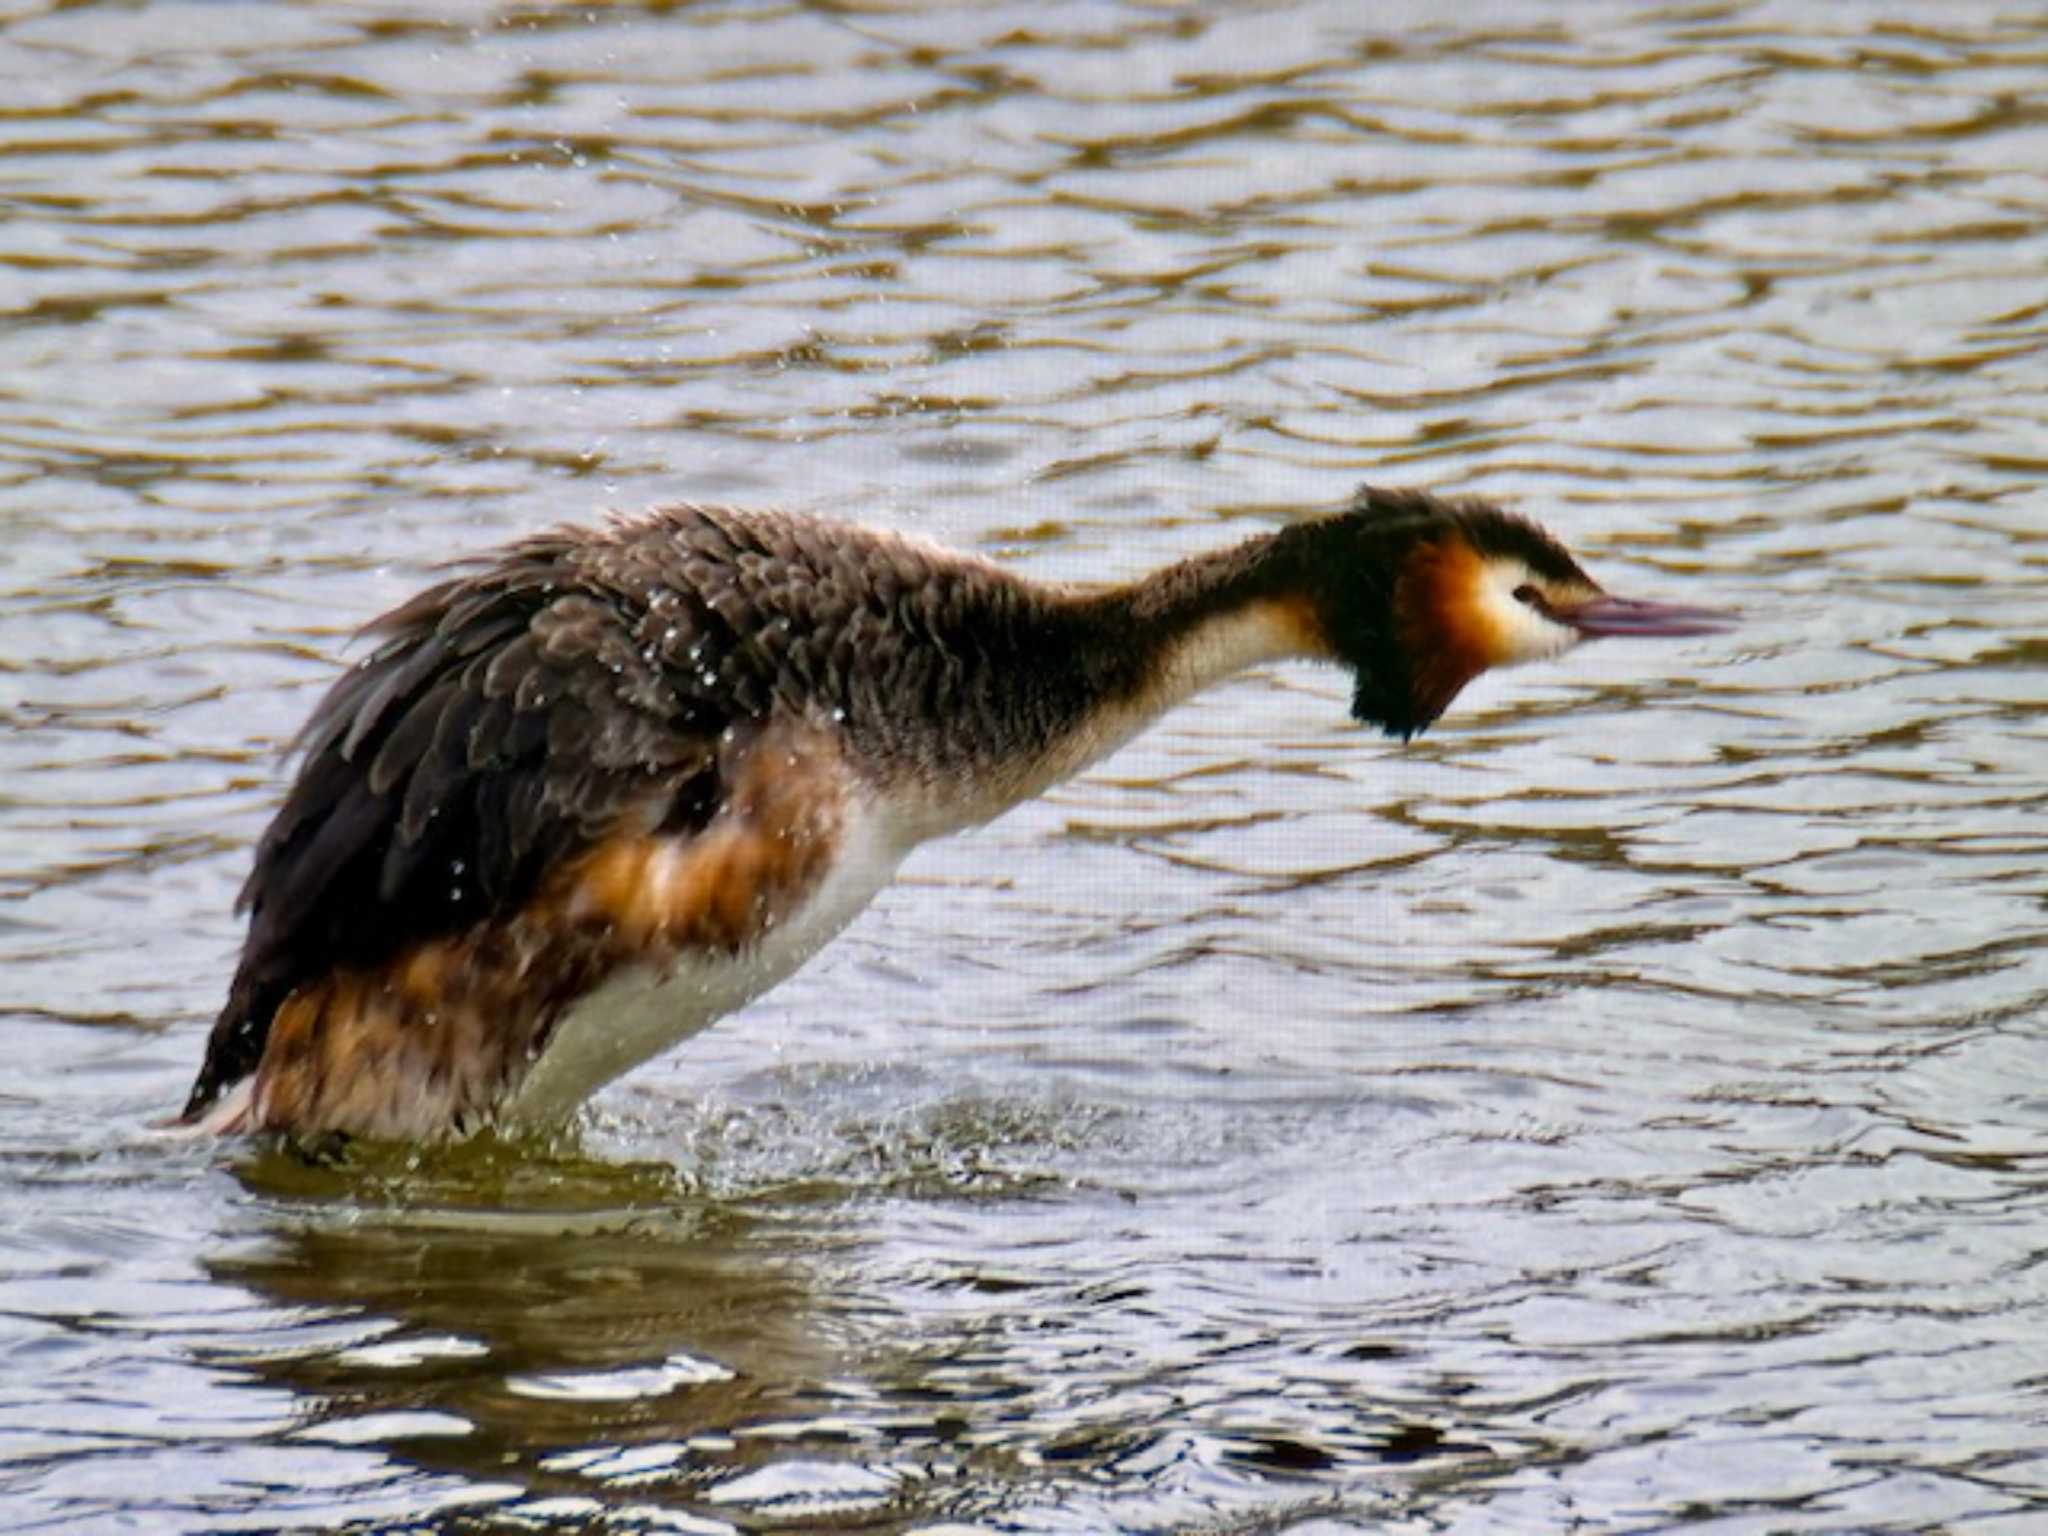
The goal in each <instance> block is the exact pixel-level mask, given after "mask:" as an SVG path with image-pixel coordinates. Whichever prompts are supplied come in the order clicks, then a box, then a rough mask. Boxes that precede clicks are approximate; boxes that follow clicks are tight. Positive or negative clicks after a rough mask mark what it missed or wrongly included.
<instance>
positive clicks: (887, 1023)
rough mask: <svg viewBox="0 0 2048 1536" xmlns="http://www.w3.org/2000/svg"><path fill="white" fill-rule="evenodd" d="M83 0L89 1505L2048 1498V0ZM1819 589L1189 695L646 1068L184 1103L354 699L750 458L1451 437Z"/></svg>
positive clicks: (46, 608) (1399, 470)
mask: <svg viewBox="0 0 2048 1536" xmlns="http://www.w3.org/2000/svg"><path fill="white" fill-rule="evenodd" d="M5 15H6V18H7V19H6V20H5V22H4V24H0V80H4V82H5V85H4V90H0V198H4V204H0V206H4V210H5V217H4V221H0V311H4V313H0V719H4V721H5V729H4V732H0V966H4V970H0V976H4V978H5V982H4V990H0V1013H4V1018H5V1026H4V1027H5V1030H6V1035H5V1038H6V1040H7V1042H8V1049H9V1057H10V1059H9V1068H8V1071H7V1073H6V1075H5V1078H4V1081H0V1516H4V1518H0V1524H4V1525H5V1526H6V1527H7V1528H9V1529H12V1530H36V1531H63V1532H72V1531H78V1532H84V1531H100V1530H109V1529H116V1528H122V1529H145V1530H191V1531H201V1530H204V1531H231V1530H245V1529H272V1528H281V1527H289V1528H293V1529H309V1530H342V1529H347V1530H371V1529H376V1530H383V1529H391V1528H403V1529H411V1530H422V1531H424V1530H437V1531H443V1530H445V1531H480V1532H497V1531H513V1530H521V1531H532V1530H542V1531H572V1530H582V1529H587V1528H590V1527H591V1526H593V1525H595V1524H598V1523H600V1522H602V1524H603V1528H604V1529H607V1530H622V1531H640V1530H646V1531H671V1530H677V1531H692V1532H719V1531H749V1532H752V1531H797V1530H802V1531H812V1530H839V1529H845V1530H863V1531H899V1530H901V1531H908V1530H922V1531H927V1532H934V1533H936V1532H939V1531H945V1532H949V1533H959V1532H964V1531H1033V1532H1036V1531H1046V1532H1076V1533H1096V1532H1107V1531H1116V1530H1129V1531H1160V1532H1164V1531H1189V1530H1193V1531H1201V1532H1210V1533H1239V1532H1241V1533H1253V1532H1257V1533H1277V1532H1283V1531H1284V1532H1290V1533H1296V1532H1298V1533H1308V1532H1316V1533H1323V1532H1333V1531H1339V1530H1361V1529H1372V1530H1396V1531H1418V1532H1419V1531H1438V1530H1456V1531H1461V1532H1464V1531H1477V1532H1486V1531H1550V1530H1564V1529H1572V1530H1582V1531H1624V1530H1626V1531H1649V1530H1661V1529H1666V1528H1670V1527H1674V1526H1678V1525H1688V1526H1692V1527H1697V1528H1703V1529H1711V1530H1714V1531H1717V1532H1719V1531H1728V1532H1766V1531H1802V1532H1803V1531H1822V1530H1832V1531H1935V1530H1940V1531H1961V1530H1970V1531H2013V1532H2020V1531H2032V1530H2041V1529H2048V1264H2044V1258H2048V1088H2044V1082H2048V1041H2044V1034H2048V1029H2044V1020H2043V1005H2044V1000H2048V944H2044V939H2048V915H2044V900H2048V877H2044V874H2043V867H2044V853H2048V822H2044V819H2043V810H2044V770H2048V728H2044V721H2048V712H2044V705H2048V673H2044V666H2048V619H2044V615H2048V497H2044V494H2043V490H2042V486H2041V481H2042V478H2043V472H2044V470H2048V363H2044V358H2043V348H2044V343H2048V105H2044V103H2048V20H2044V19H2043V18H2042V17H2041V16H2040V14H2039V13H2038V10H2037V8H2030V7H2021V6H2014V5H2001V4H1986V3H1975V0H1950V3H1945V4H1941V5H1938V6H1937V5H1927V4H1903V3H1899V4H1877V3H1873V4H1855V5H1849V4H1833V3H1822V0H1809V3H1792V0H1786V3H1781V4H1768V3H1758V4H1748V3H1728V4H1697V5H1693V4H1673V5H1664V6H1658V5H1630V4H1597V3H1583V0H1582V3H1577V4H1573V5H1569V6H1566V5H1553V4H1534V3H1528V4H1488V5H1483V6H1482V5H1471V6H1453V5H1421V4H1373V5H1364V4H1350V3H1346V0H1324V3H1309V0H1303V3H1284V0H1275V3H1266V4H1248V3H1247V4H1217V5H1208V6H1193V5H1189V6H1176V5H1167V4H1140V3H1129V4H1112V3H1079V0H1070V3H1065V4H1060V3H1035V4H1031V5H1022V4H1019V5H1007V4H983V5H962V6H956V7H943V6H922V5H917V4H911V3H893V4H892V3H885V0H875V3H865V0H843V3H839V4H827V3H819V4H815V5H801V4H784V5H776V4H751V3H728V4H697V5H675V4H648V5H646V6H644V7H642V6H634V5H626V4H606V5H596V6H588V7H552V6H547V7H543V6H527V7H520V6H511V5H493V4H487V3H477V4H449V5H441V6H427V7H411V6H401V5H397V4H394V3H391V0H369V3H360V4H321V5H317V6H315V5H311V4H302V5H298V6H288V5H270V6H243V5H226V4H141V5H111V4H53V5H48V6H35V5H30V6H12V7H9V8H8V9H7V10H6V12H5ZM1367 477H1371V478H1373V479H1375V480H1378V481H1382V482H1385V483H1391V484H1400V485H1420V486H1431V487H1436V488H1439V489H1445V490H1455V491H1461V492H1471V493H1481V494H1486V495H1491V496H1495V497H1498V498H1500V499H1503V500H1505V501H1508V502H1510V503H1512V504H1513V505H1514V506H1516V507H1518V508H1520V509H1522V510H1524V511H1526V512H1529V513H1531V514H1533V515H1536V516H1538V517H1540V518H1541V519H1543V520H1544V521H1545V522H1547V523H1549V524H1550V525H1551V526H1552V527H1554V528H1555V529H1556V530H1558V531H1559V532H1560V533H1561V534H1563V535H1564V536H1565V537H1566V538H1567V539H1569V540H1570V541H1571V542H1572V543H1573V545H1574V546H1575V547H1576V548H1578V549H1579V550H1580V551H1581V552H1582V554H1583V555H1584V556H1585V558H1586V560H1587V562H1588V563H1589V565H1591V567H1592V568H1593V569H1594V570H1595V572H1596V573H1597V574H1598V575H1600V576H1601V577H1602V578H1604V579H1605V580H1607V581H1608V582H1609V583H1610V584H1611V585H1613V586H1614V587H1615V588H1617V589H1619V590H1624V591H1628V592H1632V593H1638V594H1641V595H1644V596H1653V597H1663V598H1670V599H1677V600H1682V601H1708V602H1719V603H1729V604H1734V605H1737V606H1739V607H1740V608H1742V609H1743V610H1744V612H1745V613H1746V615H1747V616H1748V622H1747V624H1746V625H1745V627H1744V628H1743V629H1742V630H1741V631H1740V632H1739V633H1737V634H1735V635H1732V636H1728V637H1723V638H1715V639H1709V640H1700V641H1690V642H1684V643H1676V642H1664V643H1660V644H1650V643H1642V644H1627V643H1612V644H1609V645H1606V646H1602V647H1594V648H1592V649H1589V650H1587V651H1585V652H1581V653H1579V654H1577V655H1575V656H1572V657H1569V658H1566V659H1565V660H1564V661H1562V662H1559V663H1556V664H1553V665H1549V666H1545V667H1542V668H1540V669H1534V670H1531V671H1528V672H1523V673H1516V674H1512V675H1510V676H1507V677H1502V678H1494V679H1489V680H1487V681H1486V682H1484V683H1483V684H1481V685H1479V686H1477V687H1476V688H1475V689H1473V690H1471V691H1470V692H1469V693H1468V694H1467V696H1466V697H1465V698H1464V699H1463V700H1461V701H1460V703H1459V704H1458V706H1457V707H1456V709H1455V710H1454V711H1453V713H1452V715H1451V716H1450V717H1449V718H1447V719H1446V720H1445V721H1444V722H1443V724H1442V726H1441V727H1440V728H1439V729H1438V730H1437V731H1435V732H1433V733H1431V734H1430V735H1429V736H1427V737H1425V738H1423V739H1422V740H1420V741H1418V742H1416V743H1414V744H1413V745H1411V746H1408V747H1405V748H1403V747H1400V746H1398V745H1395V744H1390V743H1388V742H1385V741H1382V740H1380V739H1377V738H1375V737H1372V736H1369V735H1367V734H1365V733H1362V732H1360V731H1358V730H1356V729H1354V728H1352V727H1350V726H1349V725H1348V724H1347V723H1346V720H1345V716H1344V707H1343V706H1344V702H1345V692H1344V685H1343V682H1342V680H1341V679H1340V678H1339V677H1337V676H1336V675H1334V674H1329V673H1323V672H1317V671H1313V670H1306V669H1279V670H1275V671H1273V672H1270V673H1266V674H1259V675H1255V676H1252V677H1249V678H1246V679H1244V680H1242V681H1240V682H1238V683H1236V684H1234V685H1232V686H1230V687H1227V688H1224V689H1220V690H1218V691H1216V692H1215V693H1213V694H1211V695H1208V696H1206V697H1205V698H1203V699H1201V700H1199V701H1197V702H1196V703H1195V704H1194V705H1192V706H1190V707H1189V708H1187V709H1185V710H1183V711H1182V712H1180V713H1178V714H1177V715H1175V716H1173V717H1172V718H1170V719H1169V720H1168V721H1166V722H1165V723H1164V724H1163V725H1161V726H1160V727H1159V728H1158V729H1156V730H1155V731H1153V732H1152V733H1151V734H1149V735H1147V736H1146V737H1144V738H1142V739H1141V740H1140V741H1139V742H1138V743H1136V744H1134V745H1133V746H1132V747H1130V748H1129V749H1127V750H1126V751H1124V752H1123V753H1122V754H1120V755H1119V756H1117V757H1116V758H1115V759H1113V760H1112V761H1110V762H1109V763H1107V764H1106V765H1104V766H1103V767H1101V768H1099V769H1098V770H1096V771H1094V772H1092V773H1090V774H1089V775H1088V776H1086V777H1085V778H1084V779H1082V780H1081V781H1079V782H1077V783H1075V784H1073V785H1070V786H1068V787H1066V788H1064V789H1062V790H1060V791H1059V792H1057V793H1056V794H1054V795H1052V796H1051V797H1049V798H1048V799H1047V800H1046V801H1044V802H1042V803H1039V804H1036V805H1033V806H1030V807H1027V808H1025V809H1023V810H1021V811H1019V812H1017V813H1016V814H1013V815H1012V816H1010V817H1008V818H1006V819H1005V820H1003V821H1001V822H999V823H997V824H996V825H994V826H992V827H991V828H989V829H987V830H985V831H983V832H980V833H977V834H975V835H973V836H970V837H967V838H963V839H959V840H956V841H954V842H951V843H948V844H942V845H937V846H934V847H931V848H929V849H927V850H925V851H924V852H922V853H921V854H920V855H919V856H918V857H916V858H915V859H914V860H913V861H912V863H911V864H910V866H909V867H908V869H907V871H906V876H905V878H904V879H903V881H902V882H901V883H900V884H899V885H898V886H897V887H896V888H895V889H894V890H892V891H891V892H889V893H888V894H887V895H886V896H885V897H884V898H883V899H882V901H881V902H880V903H879V904H878V905H877V907H876V908H875V909H874V910H872V911H871V912H870V913H869V914H868V915H867V916H866V917H864V918H863V919H862V920H861V921H860V922H859V923H858V924H857V925H856V926H855V927H854V928H853V929H852V930H851V931H850V932H849V933H848V934H847V935H846V936H845V937H844V938H843V939H842V940H841V941H840V942H839V943H838V944H837V945H836V946H834V948H833V949H831V950H830V951H828V952H827V954H826V955H825V956H824V957H822V958H821V959H820V961H819V962H817V963H816V964H814V965H813V966H812V967H811V968H810V969H809V970H808V971H806V972H804V973H803V974H801V975H800V976H798V977H797V978H796V979H795V980H794V981H792V982H791V983H790V984H788V985H786V986H784V987H783V988H782V989H780V990H779V991H777V992H776V993H774V994H772V995H771V996H770V997H769V998H767V999H765V1000H764V1001H762V1002H761V1003H759V1004H757V1005H756V1006H755V1007H754V1008H752V1009H751V1010H749V1011H748V1012H746V1013H745V1014H744V1015H742V1016H738V1017H735V1018H733V1019H730V1020H728V1021H727V1022H726V1023H724V1024H723V1025H721V1026H720V1027H719V1028H718V1029H716V1030H714V1031H713V1032H711V1033H710V1034H707V1035H705V1036H702V1037H700V1038H698V1039H697V1040H695V1041H694V1042H692V1043H690V1044H689V1045H688V1046H687V1047H686V1048H684V1049H682V1050H681V1051H679V1052H677V1053H675V1054H674V1055H672V1056H670V1057H668V1058H665V1059H663V1060H661V1061H660V1062H658V1063H655V1064H653V1065H652V1066H650V1067H648V1068H647V1069H645V1070H643V1071H642V1072H640V1073H638V1074H636V1075H635V1076H633V1077H631V1078H629V1079H628V1080H626V1081H625V1082H623V1083H621V1084H619V1085H617V1086H615V1087H614V1088H613V1089H611V1090H610V1091H608V1092H607V1093H606V1094H604V1095H603V1096H602V1097H601V1098H600V1099H599V1100H598V1102H597V1103H596V1104H595V1105H594V1107H593V1108H592V1110H591V1111H590V1113H589V1114H588V1115H587V1117H586V1119H585V1121H584V1124H583V1126H582V1128H581V1131H580V1134H579V1136H578V1137H577V1138H576V1139H575V1140H574V1142H573V1143H570V1144H564V1145H552V1146H530V1145H526V1146H502V1145H496V1144H490V1143H485V1144H479V1145H473V1146H468V1147H464V1148H462V1149H459V1150H457V1151H455V1152H451V1153H444V1154H442V1155H439V1156H435V1157H431V1158H426V1159H407V1158H405V1157H403V1156H401V1155H398V1154H394V1153H380V1152H362V1153H359V1154H358V1155H356V1156H354V1157H351V1158H349V1159H347V1160H345V1161H343V1162H342V1163H341V1164H340V1165H338V1166H308V1165H306V1164H303V1163H301V1162H299V1161H296V1160H294V1159H293V1158H291V1157H288V1156H285V1155H283V1154H280V1153H275V1152H265V1151H263V1150H261V1149H258V1148H254V1147H249V1146H235V1145H227V1146H212V1145H195V1144H192V1143H189V1142H167V1141H166V1140H165V1139H164V1138H163V1137H162V1136H161V1135H159V1134H158V1133H157V1132H156V1131H154V1130H153V1129H152V1122H153V1121H154V1120H155V1119H156V1118H157V1117H159V1116H161V1115H162V1114H164V1113H165V1112H167V1111H169V1110H171V1109H172V1108H174V1107H175V1106H176V1105H177V1104H178V1103H179V1101H180V1100H181V1098H182V1095H183V1093H184V1091H185V1088H186V1087H187V1085H188V1082H189V1078H190V1074H191V1072H192V1071H193V1069H194V1067H195V1065H196V1063H197V1060H198V1055H199V1050H200V1042H201V1039H202V1037H203V1035H204V1031H205V1028H206V1026H207V1024H208V1022H209V1021H210V1019H211V1016H212V1013H213V1010H214V1009H215V1008H216V1007H217V1006H218V1003H219V999H220V996H221V993H222V990H223V988H224V985H225V981H226V977H227V974H228V971H229V969H230V966H231V963H232V959H233V954H234V950H235V946H236V944H237V942H238V939H239V926H238V923H237V922H236V920H235V919H234V918H233V916H232V915H231V911H230V908H231V903H232V899H233V895H234V891H235V887H236V885H237V884H238V882H239V881H240V879H241V877H242V875H243V873H244V872H245V869H246V867H247V863H248V858H249V849H250V845H251V843H252V841H253V839H254V837H255V835H256V833H257V832H258V831H259V830H260V828H261V826H262V823H263V820H264V817H265V814H266V812H267V810H268V808H269V807H270V806H271V805H272V804H273V802H274V798H275V796H276V794H277V792H278V788H279V784H280V775H281V771H282V770H281V768H280V765H279V762H278V756H277V754H278V752H279V749H280V747H281V746H282V745H283V743H284V742H286V741H287V740H288V739H289V737H290V735H291V733H292V731H293V729H294V727H295V725H296V724H297V722H298V720H299V719H300V718H301V717H302V716H303V714H304V712H305V710H306V709H307V708H308V706H309V705H310V703H311V702H312V700H313V698H314V697H315V696H316V695H317V692H318V690H319V689H320V688H321V687H322V686H323V685H324V684H325V682H326V681H327V680H328V679H329V678H330V677H331V676H332V675H333V674H334V670H335V667H336V665H337V663H338V662H339V661H340V660H341V659H343V658H346V657H348V656H350V655H353V654H357V653H356V652H353V651H351V650H350V647H349V643H348V636H349V635H350V633H351V632H352V631H353V629H354V628H355V626H356V625H357V624H358V623H359V622H360V621H362V620H363V619H364V618H366V617H368V616H369V615H370V614H372V613H374V612H376V611H378V610H379V609H380V608H382V607H385V606H388V605H389V604H391V603H393V602H395V601H396V600H398V599H399V598H400V597H402V596H403V595H404V594H406V593H407V592H408V591H410V590H411V589H413V588H414V587H415V586H417V585H418V584H419V583H420V582H421V581H422V580H423V579H425V576H426V573H427V572H428V570H429V568H430V567H431V565H432V564H433V562H435V561H436V560H438V559H441V558H443V557H445V556H448V555H450V554H453V553H456V552H459V551H465V550H469V549H473V548H476V547H478V546H482V545H486V544H489V543H491V542H493V541H495V540H497V539H500V538H502V537H506V536H509V535H511V534H514V533H517V532H520V531H525V530H530V529H533V528H536V527H539V526H542V525H544V524H547V523H549V522H552V521H554V520H557V519H562V518H585V517H590V516H594V515H596V514H597V513H598V512H599V511H601V510H602V509H605V508H635V507H640V506H643V505H647V504H650V503H654V502H658V501H661V500H665V499H675V498H681V497H696V498H708V499H720V500H727V501H738V502H743V503H763V504H766V503H774V504H781V505H788V506H795V507H801V508H809V509H815V510H820V511H826V512H831V513H836V514H844V515H853V516H858V517H860V518H864V519H867V520H871V521H875V522H880V523H886V524H889V525H892V526H896V527H901V528H907V529H913V530H917V531H919V532H921V533H925V534H929V535H931V536H934V537H937V538H941V539H944V540H946V541H949V542H952V543H955V544H958V545H961V546H963V547H966V548H970V549H976V550H980V551H983V552H986V553H989V554H991V555H993V556H995V557H997V558H1000V559H1002V560H1005V561H1007V562H1010V563H1012V564H1013V565H1014V566H1015V567H1016V568H1017V569H1019V570H1022V571H1026V572H1029V573H1032V574H1034V575H1039V576H1046V577H1062V578H1069V577H1101V576H1112V575H1125V574H1130V573H1133V572H1136V571H1139V570H1141V569H1144V568H1146V567H1148V566H1150V565H1152V564H1154V563H1156V562H1159V561H1163V560H1166V559H1169V558H1171V557H1174V556H1177V555H1181V554H1184V553H1187V552H1190V551H1194V550H1198V549H1204V548H1209V547H1212V546H1215V545H1217V544H1219V543H1222V542H1224V541H1227V540H1229V539H1231V538H1234V537H1237V536H1240V535H1242V534H1244V533H1246V532H1248V531H1250V530H1254V529H1257V528H1262V527H1266V526H1270V525H1271V524H1273V523H1274V522H1277V521H1278V520H1280V519H1283V518H1285V517H1287V516H1288V515H1290V514H1292V513H1295V512H1297V511H1299V510H1301V509H1303V508H1306V507H1311V506H1325V505H1329V504H1332V503H1334V502H1336V501H1337V500H1339V499H1340V498H1342V497H1343V496H1344V495H1346V494H1347V493H1348V491H1349V490H1350V488H1351V487H1352V486H1353V485H1354V484H1355V483H1357V482H1358V481H1360V480H1361V479H1364V478H1367Z"/></svg>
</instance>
